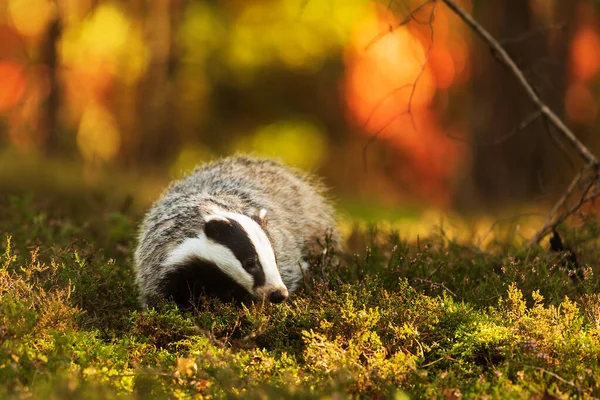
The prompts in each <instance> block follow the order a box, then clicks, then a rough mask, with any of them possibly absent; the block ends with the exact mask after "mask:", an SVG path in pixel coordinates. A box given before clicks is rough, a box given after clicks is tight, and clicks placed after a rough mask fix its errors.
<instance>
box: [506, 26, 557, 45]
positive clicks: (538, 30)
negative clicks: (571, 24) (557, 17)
mask: <svg viewBox="0 0 600 400" xmlns="http://www.w3.org/2000/svg"><path fill="white" fill-rule="evenodd" d="M566 27H567V24H565V23H562V24H553V25H548V26H542V27H539V28H535V29H532V30H530V31H529V32H525V33H523V34H521V35H518V36H513V37H507V38H504V39H500V40H498V43H500V44H503V45H505V44H508V43H518V42H522V41H524V40H526V39H529V38H530V37H531V36H535V35H537V34H538V33H546V32H550V31H562V30H564V29H565V28H566Z"/></svg>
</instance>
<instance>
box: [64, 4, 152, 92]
mask: <svg viewBox="0 0 600 400" xmlns="http://www.w3.org/2000/svg"><path fill="white" fill-rule="evenodd" d="M60 49H61V58H62V60H63V62H64V63H65V64H68V65H69V64H70V65H76V66H77V67H79V68H82V69H84V70H87V71H92V72H96V74H97V73H101V72H103V73H107V72H108V73H112V74H114V75H115V76H117V77H119V78H121V79H122V80H123V81H125V82H127V83H131V82H134V81H136V80H137V79H138V78H139V77H140V76H142V74H143V73H144V72H145V70H146V68H147V66H148V61H149V59H150V53H149V50H148V48H147V46H146V44H145V42H144V37H143V32H142V30H141V28H140V27H139V26H137V25H135V24H131V23H130V20H129V18H128V16H127V15H125V14H124V12H123V11H122V10H121V8H119V7H118V6H116V5H114V4H111V3H103V4H100V5H99V6H98V7H97V8H96V9H95V11H94V13H93V14H92V15H91V16H90V17H89V18H87V19H86V20H84V21H83V22H82V23H80V24H76V23H72V24H69V25H67V27H66V29H65V31H64V33H63V35H62V37H61V43H60ZM96 74H93V75H96Z"/></svg>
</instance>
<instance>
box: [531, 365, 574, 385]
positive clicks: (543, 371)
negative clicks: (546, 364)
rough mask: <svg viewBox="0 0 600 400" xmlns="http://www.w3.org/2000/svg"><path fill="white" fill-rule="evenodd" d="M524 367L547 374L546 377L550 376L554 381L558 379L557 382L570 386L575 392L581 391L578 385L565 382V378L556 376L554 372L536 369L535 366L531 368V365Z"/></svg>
mask: <svg viewBox="0 0 600 400" xmlns="http://www.w3.org/2000/svg"><path fill="white" fill-rule="evenodd" d="M526 367H529V368H531V369H537V370H538V371H540V372H541V373H542V374H547V375H550V376H552V377H553V378H556V379H558V380H559V381H561V382H562V383H564V384H566V385H569V386H571V387H573V388H575V389H577V391H578V392H580V391H581V387H580V386H579V385H576V384H575V383H573V382H572V381H568V380H566V379H565V378H563V377H562V376H560V375H558V374H556V373H554V372H552V371H548V370H547V369H545V368H540V367H536V366H533V365H526Z"/></svg>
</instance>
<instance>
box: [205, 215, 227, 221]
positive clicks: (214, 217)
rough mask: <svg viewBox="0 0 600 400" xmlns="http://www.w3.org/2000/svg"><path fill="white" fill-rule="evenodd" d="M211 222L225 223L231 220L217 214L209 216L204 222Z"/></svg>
mask: <svg viewBox="0 0 600 400" xmlns="http://www.w3.org/2000/svg"><path fill="white" fill-rule="evenodd" d="M211 221H223V222H229V220H228V219H227V218H225V217H223V216H221V215H217V214H212V215H207V216H206V217H204V222H211Z"/></svg>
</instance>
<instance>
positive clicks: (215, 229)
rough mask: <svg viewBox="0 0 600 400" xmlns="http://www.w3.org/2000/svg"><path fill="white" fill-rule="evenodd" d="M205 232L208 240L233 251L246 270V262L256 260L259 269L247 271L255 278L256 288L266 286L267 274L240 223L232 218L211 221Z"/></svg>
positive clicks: (207, 224)
mask: <svg viewBox="0 0 600 400" xmlns="http://www.w3.org/2000/svg"><path fill="white" fill-rule="evenodd" d="M204 232H205V233H206V237H207V238H208V239H210V240H212V241H213V242H216V243H219V244H221V245H223V246H225V247H227V248H228V249H229V250H231V252H232V253H233V255H234V256H235V258H237V259H238V260H239V261H240V263H242V266H243V267H244V268H245V264H246V263H245V261H246V260H249V259H254V260H256V267H257V268H254V269H252V270H250V271H248V270H247V271H248V273H249V274H251V275H252V277H253V278H254V287H258V286H262V285H264V284H265V273H264V271H263V267H262V265H261V264H260V260H259V259H258V254H257V252H256V248H255V247H254V244H253V243H252V241H251V240H250V238H249V237H248V234H247V233H246V231H245V230H244V228H242V225H240V223H239V222H237V221H236V220H234V219H231V218H228V219H227V221H223V220H218V219H215V220H210V221H208V222H207V223H206V226H205V228H204Z"/></svg>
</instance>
